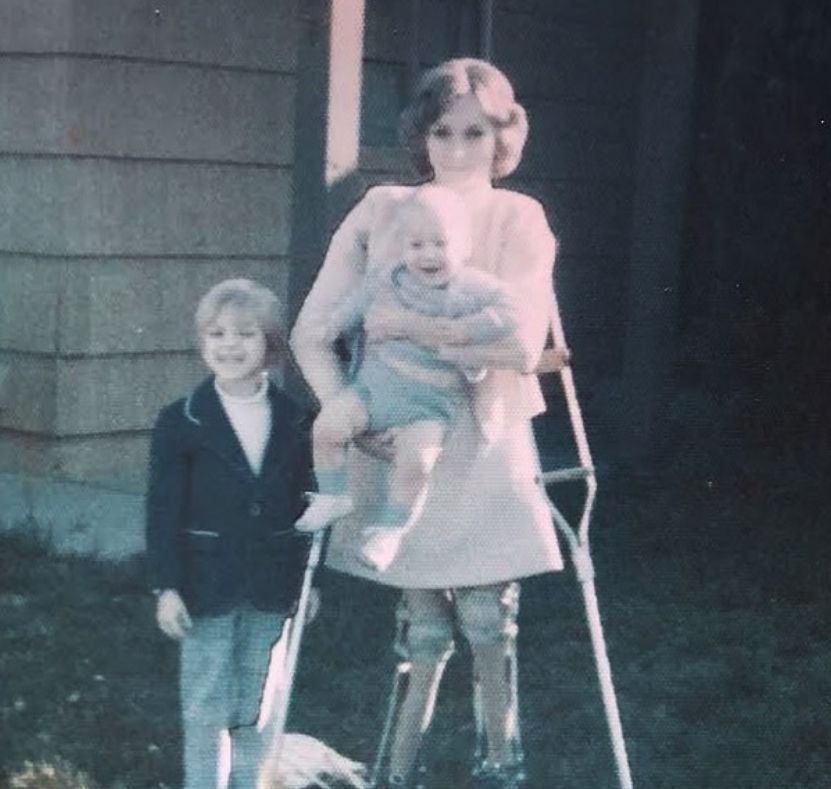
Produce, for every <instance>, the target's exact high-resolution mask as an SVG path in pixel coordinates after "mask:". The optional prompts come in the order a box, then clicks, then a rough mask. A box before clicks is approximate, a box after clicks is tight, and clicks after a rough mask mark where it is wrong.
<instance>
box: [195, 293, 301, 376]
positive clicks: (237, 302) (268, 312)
mask: <svg viewBox="0 0 831 789" xmlns="http://www.w3.org/2000/svg"><path fill="white" fill-rule="evenodd" d="M225 307H234V308H235V309H238V310H241V311H244V312H247V313H249V314H250V315H251V317H252V318H254V320H255V322H256V323H257V326H259V328H260V330H261V331H262V333H263V334H264V335H265V343H266V364H268V365H273V364H277V363H278V362H281V361H282V360H283V359H285V358H286V357H287V355H288V343H287V342H286V336H285V334H284V332H283V326H282V323H283V322H282V315H281V312H282V311H281V309H280V301H279V299H278V298H277V296H275V295H274V293H273V292H272V291H270V290H269V289H268V288H266V287H265V286H264V285H260V284H259V283H257V282H254V280H251V279H245V278H243V277H238V278H235V279H226V280H223V281H222V282H219V283H217V284H216V285H214V286H213V287H212V288H211V289H210V290H209V291H208V292H207V293H206V294H205V295H204V296H202V298H201V299H200V300H199V305H198V306H197V308H196V316H195V323H196V333H197V335H198V337H199V341H200V343H201V342H202V337H203V336H204V334H205V332H206V331H207V329H208V327H209V326H210V325H211V324H212V323H213V322H214V321H215V320H216V318H217V316H218V315H219V313H220V312H221V311H222V310H223V309H224V308H225Z"/></svg>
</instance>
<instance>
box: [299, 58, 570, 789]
mask: <svg viewBox="0 0 831 789" xmlns="http://www.w3.org/2000/svg"><path fill="white" fill-rule="evenodd" d="M527 128H528V127H527V121H526V117H525V112H524V110H523V109H522V107H521V106H520V105H519V104H517V103H516V101H515V100H514V94H513V89H512V87H511V85H510V83H509V82H508V80H507V79H506V77H505V76H504V75H503V74H502V73H501V72H500V71H499V70H498V69H496V68H495V67H494V66H492V65H490V64H489V63H486V62H484V61H481V60H474V59H458V60H451V61H448V62H446V63H444V64H441V65H440V66H438V67H436V68H435V69H433V70H431V71H429V72H428V73H426V74H425V75H424V77H423V79H422V80H421V83H420V85H419V86H418V88H417V91H416V95H415V98H414V100H413V102H412V103H411V105H410V106H409V107H408V108H407V109H406V110H405V112H404V114H403V116H402V137H403V141H404V144H405V145H406V147H407V148H408V149H409V151H410V153H411V155H412V158H413V162H414V164H415V167H416V169H417V170H418V172H419V174H420V175H422V176H423V177H424V178H425V180H428V181H433V182H435V183H437V184H440V185H442V186H446V187H449V188H450V189H452V190H453V191H455V192H456V193H458V194H459V195H460V196H461V197H462V198H463V200H464V202H465V204H466V206H467V208H468V210H469V211H470V214H471V218H472V224H473V237H474V239H475V241H474V253H473V257H472V262H471V265H473V266H476V267H478V268H480V269H482V270H484V271H487V272H489V273H491V274H493V275H495V276H496V277H498V278H499V279H501V280H502V281H503V282H504V283H505V285H506V287H507V288H508V290H509V293H510V296H511V304H512V308H513V311H514V321H513V324H514V325H515V326H516V329H515V330H514V331H513V332H511V333H510V334H509V335H507V336H505V337H502V338H500V339H498V340H495V341H493V342H488V343H474V342H473V341H472V340H473V336H472V333H471V332H468V331H467V329H466V326H465V322H464V319H458V318H454V319H452V320H451V319H440V318H425V317H423V316H419V315H417V314H415V313H412V314H410V315H407V316H406V318H407V319H406V320H402V319H401V318H400V317H398V316H396V315H394V314H392V313H384V312H382V311H375V312H370V313H369V314H368V315H367V316H366V320H365V323H364V331H365V334H366V341H367V342H373V341H377V340H381V339H388V338H393V337H407V338H409V339H411V340H415V341H416V342H417V343H419V344H421V345H425V346H427V347H430V348H435V349H437V350H438V352H439V354H440V355H441V356H442V357H443V358H445V359H447V360H449V361H453V362H458V363H460V364H464V365H467V366H474V367H479V366H481V367H485V368H487V369H488V373H487V375H486V377H485V378H484V380H483V381H481V382H480V383H478V384H477V385H476V387H475V390H474V393H473V396H472V398H471V403H470V408H469V409H468V411H467V413H465V414H463V415H462V417H461V418H460V420H459V421H458V422H457V423H456V425H455V426H454V428H453V430H452V432H451V434H450V435H449V436H448V438H447V441H446V443H445V447H444V450H443V452H442V455H441V457H440V459H439V461H438V463H437V465H436V467H435V470H434V472H433V478H432V480H431V486H430V491H429V495H428V498H427V500H426V502H425V504H424V508H423V511H422V514H421V516H420V518H419V520H418V521H417V523H416V524H415V525H414V526H413V527H412V529H411V531H410V532H409V533H408V535H407V537H406V538H405V540H404V542H403V543H402V544H401V547H400V550H399V552H398V554H397V555H396V558H395V560H394V561H393V563H392V564H391V565H390V566H389V567H388V568H387V569H386V570H385V571H384V572H376V571H373V570H371V569H369V568H368V567H366V566H365V565H363V564H362V563H361V562H359V561H358V560H357V559H356V552H355V549H354V548H355V545H356V544H358V543H359V542H360V539H361V537H360V532H361V530H362V529H363V528H364V527H365V526H366V525H367V524H369V523H372V522H373V518H374V517H375V515H376V513H377V512H378V509H379V507H380V506H381V505H382V504H383V496H382V495H381V492H382V491H383V490H384V475H385V464H384V463H382V462H380V461H378V460H374V459H372V458H370V457H368V456H366V455H363V454H360V453H353V455H354V458H353V463H352V485H353V494H354V495H355V497H356V498H357V500H358V503H359V506H358V508H357V510H356V511H355V512H354V513H353V514H352V515H350V516H348V517H346V518H344V519H343V520H341V521H339V522H338V523H337V525H336V527H335V528H334V529H333V533H332V538H331V542H330V546H329V553H328V559H327V563H328V566H329V567H331V568H333V569H335V570H338V571H340V572H345V573H349V574H351V575H355V576H359V577H362V578H366V579H369V580H372V581H376V582H378V583H382V584H386V585H390V586H394V587H398V588H400V589H402V603H401V606H400V616H401V619H402V622H403V623H404V624H405V625H406V626H405V627H402V628H400V630H399V632H400V633H405V634H406V639H405V641H406V643H403V644H399V647H400V648H402V649H404V650H405V652H406V655H407V658H408V659H409V660H410V661H411V664H412V669H411V674H410V683H409V686H408V691H407V695H406V697H405V699H404V701H403V703H402V706H401V710H400V712H399V717H398V722H397V726H396V733H395V738H394V741H393V746H392V751H391V756H390V766H389V779H388V780H389V785H390V786H405V785H406V784H407V781H408V779H409V777H410V776H411V773H412V771H413V765H414V763H415V760H416V756H417V751H418V747H419V744H420V740H421V735H422V733H423V731H424V730H425V729H426V726H427V723H428V719H429V715H430V711H431V709H432V699H433V696H434V694H435V690H436V688H437V686H438V682H439V680H440V678H441V673H442V671H443V668H444V665H445V663H446V660H447V658H448V656H449V655H450V653H451V652H452V649H453V640H452V635H453V629H452V628H453V625H454V623H455V624H456V625H457V626H458V627H459V629H460V630H461V632H462V633H463V634H464V635H465V637H466V638H467V640H468V642H469V643H470V646H471V650H472V653H473V658H474V668H475V671H476V673H477V675H478V677H479V681H480V685H481V688H482V698H483V712H484V725H485V732H486V736H487V754H486V756H485V759H484V762H483V764H482V765H480V766H479V768H478V769H477V780H478V781H479V785H481V786H517V785H519V783H520V782H521V765H520V760H521V753H520V751H519V747H518V743H519V740H518V730H517V721H516V715H515V709H516V703H515V702H516V699H515V693H516V689H515V688H514V687H512V684H513V683H512V681H511V679H510V672H506V670H505V660H506V655H511V654H512V651H513V650H514V648H515V638H516V613H517V603H518V585H517V583H516V579H519V578H523V577H527V576H529V575H534V574H537V573H542V572H548V571H552V570H559V569H562V558H561V555H560V551H559V548H558V546H557V541H556V536H555V533H554V529H553V526H552V523H551V519H550V514H549V510H548V506H547V502H546V501H545V497H544V492H543V491H542V490H541V488H540V486H539V485H538V483H537V481H536V476H537V473H538V460H537V453H536V447H535V445H534V440H533V435H532V432H531V427H530V419H531V417H532V416H534V415H535V414H537V413H540V412H541V411H543V410H544V407H545V406H544V402H543V399H542V394H541V392H540V387H539V384H538V382H537V379H536V377H535V376H534V375H533V370H534V368H535V367H536V364H537V362H538V360H539V357H540V354H541V352H542V348H543V345H544V342H545V338H546V333H547V327H548V318H549V316H550V310H551V306H552V300H551V294H552V289H551V288H552V279H551V277H552V267H553V262H554V254H555V246H556V244H555V240H554V237H553V235H552V234H551V231H550V229H549V227H548V223H547V221H546V218H545V215H544V213H543V210H542V208H541V206H540V205H539V204H538V203H537V202H536V201H534V200H532V199H531V198H529V197H527V196H525V195H522V194H519V193H517V192H512V191H508V190H504V189H497V188H494V187H493V181H494V180H495V179H498V178H501V177H504V176H506V175H508V174H509V173H511V172H512V171H513V170H514V169H515V168H516V166H517V164H518V163H519V160H520V157H521V153H522V148H523V145H524V143H525V139H526V136H527ZM412 189H413V187H409V186H380V187H376V188H373V189H371V190H370V191H369V192H367V194H366V195H365V197H364V198H363V199H362V200H361V201H360V202H359V203H358V204H357V205H356V206H355V207H354V208H353V209H352V211H351V212H350V213H349V215H348V216H347V217H346V219H345V220H344V221H343V223H342V224H341V225H340V227H339V228H338V230H337V232H336V233H335V235H334V236H333V238H332V241H331V244H330V247H329V251H328V253H327V255H326V259H325V261H324V264H323V267H322V268H321V270H320V273H319V274H318V277H317V279H316V281H315V284H314V286H313V287H312V290H311V291H310V293H309V295H308V297H307V299H306V301H305V303H304V305H303V308H302V310H301V312H300V315H299V317H298V319H297V323H296V325H295V328H294V330H293V332H292V340H291V342H292V346H293V349H294V352H295V354H296V357H297V360H298V363H299V364H300V367H301V369H302V370H303V373H304V375H305V376H306V379H307V380H308V382H309V384H310V385H311V387H312V388H313V390H314V391H315V394H316V395H317V396H318V398H319V399H320V400H321V402H323V403H325V402H327V400H329V399H330V398H332V397H333V396H335V395H337V394H338V393H339V392H340V391H341V390H342V388H343V387H344V386H345V385H346V378H345V374H344V371H343V369H342V365H341V363H340V362H339V357H338V355H337V353H336V350H335V348H334V347H333V345H332V344H331V342H330V341H329V339H327V337H326V324H327V316H328V315H330V314H331V313H332V311H333V310H334V309H335V308H336V307H337V306H338V305H339V304H341V303H342V301H343V300H344V299H345V298H346V297H347V295H348V294H349V293H350V291H352V290H353V289H354V288H356V287H357V286H358V285H359V283H361V281H362V280H363V278H364V277H365V276H366V273H367V272H368V271H370V270H372V269H374V267H376V266H378V265H382V264H384V263H385V262H388V261H390V260H393V259H395V258H396V256H397V255H398V254H399V250H398V246H397V243H396V242H397V239H396V237H395V233H394V227H395V223H394V222H391V221H390V218H391V217H392V216H393V215H394V214H395V212H396V210H397V207H398V205H399V204H400V202H401V201H402V200H404V199H406V197H407V196H408V195H409V194H410V193H411V191H412ZM483 428H484V429H483Z"/></svg>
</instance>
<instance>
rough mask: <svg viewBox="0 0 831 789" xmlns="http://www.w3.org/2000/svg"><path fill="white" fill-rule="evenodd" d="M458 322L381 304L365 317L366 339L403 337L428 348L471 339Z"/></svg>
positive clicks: (455, 343)
mask: <svg viewBox="0 0 831 789" xmlns="http://www.w3.org/2000/svg"><path fill="white" fill-rule="evenodd" d="M460 323H461V322H460V321H458V320H454V319H452V318H442V317H434V316H427V315H423V314H421V313H418V312H415V311H413V310H395V309H391V308H389V307H385V306H383V305H379V306H374V307H371V308H370V309H369V311H368V312H367V314H366V317H365V318H364V332H365V333H366V338H367V341H368V342H383V341H384V340H394V339H396V338H399V337H406V338H407V339H409V340H412V341H413V342H415V343H417V344H418V345H424V346H426V347H428V348H437V347H439V346H442V345H464V344H466V343H467V342H469V341H470V338H469V337H468V336H467V332H466V331H465V330H464V327H463V326H460Z"/></svg>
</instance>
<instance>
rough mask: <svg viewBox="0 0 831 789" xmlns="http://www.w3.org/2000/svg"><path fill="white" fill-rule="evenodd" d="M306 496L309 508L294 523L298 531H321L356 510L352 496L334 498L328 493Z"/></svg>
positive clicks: (308, 494)
mask: <svg viewBox="0 0 831 789" xmlns="http://www.w3.org/2000/svg"><path fill="white" fill-rule="evenodd" d="M306 496H307V497H308V499H309V506H308V507H307V508H306V511H305V512H304V513H303V514H302V515H301V516H300V517H299V518H298V519H297V520H296V521H295V523H294V528H295V529H297V531H303V532H313V531H320V530H321V529H325V528H326V527H327V526H328V525H329V524H330V523H333V522H334V521H336V520H338V518H342V517H343V516H344V515H348V514H349V513H350V512H352V510H354V509H355V504H354V503H353V501H352V497H351V496H346V495H339V496H332V495H329V494H327V493H307V494H306Z"/></svg>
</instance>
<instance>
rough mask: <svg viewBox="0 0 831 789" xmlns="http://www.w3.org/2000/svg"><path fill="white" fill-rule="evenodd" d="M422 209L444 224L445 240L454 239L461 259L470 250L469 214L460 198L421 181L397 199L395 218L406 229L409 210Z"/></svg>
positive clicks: (466, 257) (471, 240)
mask: <svg viewBox="0 0 831 789" xmlns="http://www.w3.org/2000/svg"><path fill="white" fill-rule="evenodd" d="M417 211H426V212H427V213H429V214H430V215H431V216H433V217H435V219H436V221H437V222H438V223H439V224H440V225H441V226H442V228H444V230H445V232H446V234H447V238H448V240H449V241H450V242H451V244H452V243H453V242H455V243H456V244H457V245H458V246H456V247H455V248H456V249H458V251H459V254H460V256H461V258H462V260H463V261H465V262H467V260H468V259H469V258H470V256H471V254H472V253H473V238H472V231H471V226H470V214H469V213H468V210H467V207H466V206H465V204H464V201H463V200H462V198H461V197H459V196H458V195H457V194H456V193H455V192H454V191H453V190H451V189H448V188H447V187H446V186H439V185H438V184H432V183H431V184H423V185H422V186H419V187H417V188H416V189H414V190H413V191H412V192H411V193H410V194H409V195H408V196H407V197H406V198H405V199H404V200H403V201H402V203H401V207H400V213H399V222H400V226H401V229H402V230H403V231H404V232H406V218H407V214H408V213H409V212H417Z"/></svg>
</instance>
